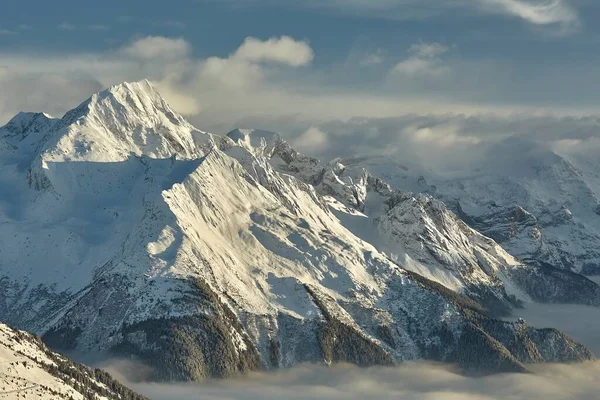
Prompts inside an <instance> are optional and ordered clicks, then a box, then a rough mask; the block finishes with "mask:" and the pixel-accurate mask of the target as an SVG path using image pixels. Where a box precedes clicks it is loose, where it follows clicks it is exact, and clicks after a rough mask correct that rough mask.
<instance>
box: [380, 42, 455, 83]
mask: <svg viewBox="0 0 600 400" xmlns="http://www.w3.org/2000/svg"><path fill="white" fill-rule="evenodd" d="M447 51H448V47H446V46H444V45H442V44H440V43H416V44H413V45H411V46H410V49H409V54H410V57H409V58H407V59H405V60H403V61H400V62H399V63H397V64H396V65H395V66H394V68H393V69H392V74H400V75H406V76H409V77H414V76H426V77H439V76H441V75H444V74H446V73H448V72H449V71H450V68H449V67H448V66H445V65H443V63H442V60H441V59H440V56H441V55H442V54H444V53H446V52H447Z"/></svg>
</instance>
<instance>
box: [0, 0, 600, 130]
mask: <svg viewBox="0 0 600 400" xmlns="http://www.w3.org/2000/svg"><path fill="white" fill-rule="evenodd" d="M1 7H2V12H1V13H0V87H2V90H0V122H5V121H6V120H7V119H8V118H10V116H11V115H13V114H14V113H15V112H17V111H19V110H21V109H27V110H44V111H48V112H50V113H54V114H57V115H60V114H61V113H63V112H65V111H66V110H68V109H69V108H72V107H74V106H76V105H77V104H78V103H79V102H80V101H82V100H84V99H85V98H86V97H88V96H89V94H91V93H92V92H94V91H96V90H100V89H102V88H103V87H106V86H109V85H112V84H115V83H118V82H120V81H123V80H138V79H142V78H149V79H150V80H152V81H153V82H155V83H156V85H157V87H158V88H159V90H161V92H162V93H163V95H164V96H165V97H166V98H167V100H168V101H169V102H171V103H172V104H173V106H174V107H175V108H176V109H177V110H178V111H180V112H182V113H183V114H184V115H186V116H187V117H188V118H189V119H191V120H192V121H193V122H194V123H195V124H197V125H199V126H200V127H202V128H205V129H211V130H217V131H222V130H226V129H229V128H230V127H233V126H235V125H237V124H240V123H250V122H253V123H256V124H260V125H263V126H266V127H269V128H281V127H282V126H287V125H289V126H292V125H293V122H298V121H299V120H302V121H303V123H302V124H301V125H302V126H303V127H304V126H312V125H317V124H320V123H325V122H328V121H334V120H348V119H350V118H353V117H368V118H388V117H397V116H401V115H406V114H414V113H418V114H425V115H426V114H435V115H448V114H462V115H482V114H485V115H488V114H494V115H511V114H514V113H519V114H523V113H530V114H532V115H534V114H539V113H551V114H555V115H565V114H567V115H571V114H572V115H587V114H595V113H596V109H597V106H598V93H600V79H599V78H600V76H599V75H600V72H599V71H600V69H598V65H599V63H600V52H599V51H598V46H599V44H600V25H599V24H597V23H596V21H598V19H599V18H600V4H598V2H597V1H594V0H172V1H169V2H166V1H156V0H149V1H141V0H120V1H117V0H105V1H102V2H88V3H82V2H81V1H75V0H59V1H56V2H48V1H42V0H18V1H17V0H5V1H4V2H3V4H2V6H1ZM247 38H250V39H247ZM245 40H249V41H248V42H245ZM286 124H287V125H286ZM290 129H291V128H290ZM298 129H300V128H298ZM302 129H304V128H302Z"/></svg>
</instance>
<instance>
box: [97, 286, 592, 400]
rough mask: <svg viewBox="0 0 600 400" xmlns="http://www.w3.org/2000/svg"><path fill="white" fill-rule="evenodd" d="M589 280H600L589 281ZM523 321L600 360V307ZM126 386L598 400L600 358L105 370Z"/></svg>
mask: <svg viewBox="0 0 600 400" xmlns="http://www.w3.org/2000/svg"><path fill="white" fill-rule="evenodd" d="M594 280H595V281H599V280H600V279H598V278H594ZM519 317H522V318H525V320H526V322H527V323H528V324H529V325H531V326H535V327H539V328H542V327H554V328H558V329H560V330H562V331H563V332H565V333H567V334H568V335H570V336H572V337H573V338H575V339H576V340H578V341H580V342H582V343H583V344H585V345H586V346H588V347H589V348H590V350H592V351H594V352H595V353H596V354H597V355H599V356H600V308H598V307H587V306H580V305H556V304H528V305H526V307H525V308H524V309H521V310H516V311H515V313H514V315H513V316H512V317H511V318H508V319H513V320H514V319H516V318H519ZM105 369H107V370H108V371H109V372H111V373H112V374H113V375H114V376H115V377H117V378H118V379H120V380H121V381H123V382H124V383H125V384H126V385H127V386H129V387H131V388H132V389H134V390H136V391H138V392H139V393H142V394H144V395H146V396H148V397H150V398H151V399H154V400H196V399H198V400H200V399H202V400H267V399H278V400H305V399H306V400H308V399H323V400H338V399H339V400H341V399H344V400H363V399H374V400H387V399H389V400H392V399H394V400H413V399H415V400H416V399H420V400H421V399H424V400H432V399H435V400H437V399H439V400H459V399H460V400H501V399H513V400H538V399H539V400H563V399H564V400H567V399H569V400H570V399H581V400H587V399H590V400H592V399H594V400H596V399H598V398H599V396H600V361H596V362H589V363H585V364H577V365H554V364H553V365H535V366H530V369H531V370H533V371H534V374H499V375H493V376H487V377H476V378H475V377H466V376H462V375H460V374H459V373H458V371H456V370H455V369H453V368H452V367H450V366H447V365H440V364H433V363H426V362H408V363H405V364H402V365H400V366H397V367H392V368H383V367H374V368H367V369H361V368H357V367H355V366H350V365H338V366H335V367H331V368H328V367H325V366H315V365H302V366H298V367H296V368H292V369H287V370H279V371H275V372H269V373H253V374H249V375H248V376H246V377H243V378H237V379H230V380H225V381H210V382H206V383H202V384H151V383H132V382H128V381H127V379H126V378H124V374H125V375H127V376H132V375H131V373H134V375H133V376H134V378H135V379H143V375H140V373H143V372H144V369H143V368H140V366H138V365H132V364H130V363H128V362H116V363H112V364H110V365H108V366H105Z"/></svg>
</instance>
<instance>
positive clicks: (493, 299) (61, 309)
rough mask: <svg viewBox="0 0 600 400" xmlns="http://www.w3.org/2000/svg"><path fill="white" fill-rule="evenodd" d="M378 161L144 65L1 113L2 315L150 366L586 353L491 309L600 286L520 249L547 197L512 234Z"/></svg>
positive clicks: (469, 363)
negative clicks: (54, 106)
mask: <svg viewBox="0 0 600 400" xmlns="http://www.w3.org/2000/svg"><path fill="white" fill-rule="evenodd" d="M565 168H566V167H565ZM552 171H555V170H554V169H552V170H551V171H550V172H552ZM561 171H563V170H561ZM376 172H377V171H376ZM376 172H375V173H373V174H371V172H369V171H368V170H367V169H364V168H362V166H360V165H351V164H349V163H345V162H344V161H343V160H334V161H333V162H331V163H321V162H320V161H318V160H315V159H312V158H310V157H308V156H305V155H302V154H300V153H298V152H296V151H295V150H294V149H292V148H291V147H290V146H289V145H288V144H287V143H286V142H285V141H284V140H283V139H281V137H279V136H278V135H276V134H274V133H270V132H263V131H256V130H236V131H233V132H231V133H230V134H229V135H227V136H218V135H213V134H210V133H207V132H203V131H201V130H198V129H196V128H195V127H193V126H192V125H190V124H189V123H188V122H187V121H186V120H185V119H184V118H183V117H181V116H180V115H178V114H177V113H176V112H174V111H173V110H172V109H171V108H170V106H169V105H168V104H167V103H166V102H165V101H164V100H163V99H162V97H161V96H160V95H159V94H158V92H157V91H156V89H155V88H154V87H153V86H152V84H151V83H149V82H148V81H142V82H138V83H124V84H121V85H117V86H113V87H111V88H109V89H108V90H106V91H103V92H101V93H97V94H94V95H93V96H92V97H90V98H89V99H88V100H86V101H85V102H83V103H82V104H81V105H80V106H78V107H77V108H75V109H73V110H71V111H69V112H68V113H66V114H65V116H64V117H62V118H61V119H55V118H52V117H51V116H49V115H46V114H28V113H21V114H19V115H17V116H16V117H15V118H13V119H12V120H11V121H10V122H9V123H8V124H7V125H6V126H4V127H3V128H0V193H3V195H2V196H1V197H0V222H1V223H0V243H2V246H1V247H0V289H1V290H2V292H3V293H4V296H3V297H2V298H1V299H0V320H2V321H4V322H6V323H9V324H11V325H13V326H15V327H17V328H19V329H25V330H28V331H30V332H33V333H35V334H38V335H40V336H41V337H42V338H43V340H44V342H45V343H46V344H48V345H49V346H50V347H51V348H53V349H55V350H58V351H63V352H69V353H72V354H78V355H81V356H82V357H83V356H85V357H92V356H93V357H96V358H100V359H101V358H114V357H127V358H134V359H135V360H138V361H140V362H142V363H144V364H147V365H149V366H150V367H156V368H155V369H154V375H153V376H152V379H154V380H184V381H186V380H199V379H202V378H206V377H229V376H233V375H235V374H238V373H240V372H244V371H250V370H259V369H273V368H279V367H288V366H292V365H295V364H298V363H302V362H320V363H335V362H349V363H354V364H357V365H361V366H367V365H376V364H377V365H391V364H394V363H399V362H402V361H404V360H414V359H427V360H436V361H443V362H450V363H456V364H458V365H459V366H461V367H462V368H464V369H466V370H477V371H487V372H502V371H519V372H525V371H527V367H526V364H529V363H541V362H572V361H581V360H587V359H590V358H592V357H593V356H592V354H591V352H590V351H589V350H587V349H586V348H585V347H584V346H582V345H580V344H578V343H576V342H574V341H573V340H571V339H570V338H569V337H567V336H565V335H564V334H562V333H561V332H559V331H557V330H554V329H534V328H532V327H529V326H528V325H527V324H526V323H523V322H521V323H511V322H504V321H501V320H499V319H495V318H494V317H495V316H500V315H504V314H507V313H508V312H510V310H511V309H513V308H515V307H519V306H520V305H521V304H523V303H524V302H531V301H540V302H564V301H575V302H580V303H583V304H591V305H599V304H600V288H599V287H598V286H597V285H596V284H595V283H593V282H592V281H589V280H587V279H586V278H584V277H583V276H581V275H578V274H576V273H574V272H570V271H566V270H565V269H564V268H563V269H561V268H562V266H554V267H552V269H549V268H550V267H547V266H546V264H544V263H542V262H530V261H531V260H529V259H528V258H526V257H524V254H523V252H519V251H515V250H516V249H518V246H529V242H533V243H534V242H535V240H536V239H535V238H532V239H531V240H530V241H529V242H527V241H525V242H521V241H518V240H516V239H514V238H515V237H523V238H525V237H528V236H527V235H529V233H528V232H533V230H535V229H536V226H537V225H540V224H542V222H541V221H542V219H540V218H541V217H540V216H536V215H534V214H528V213H527V212H523V215H524V217H523V221H525V222H526V221H529V220H531V221H533V222H535V223H533V222H532V225H531V226H530V225H527V224H526V223H525V222H523V223H518V224H516V228H518V229H516V230H515V234H514V235H509V236H508V237H505V236H502V235H500V234H499V233H502V230H501V229H499V228H498V229H496V230H495V229H493V228H494V227H499V226H501V225H499V224H500V222H498V223H496V222H494V223H493V224H492V223H490V221H491V220H492V219H493V218H495V219H502V218H505V219H506V218H508V220H507V221H510V218H511V216H510V215H505V216H503V214H501V213H500V214H498V213H497V214H495V215H494V216H489V215H488V213H487V211H486V212H485V213H480V214H478V215H483V216H484V217H485V218H483V217H482V219H481V220H479V221H477V220H473V221H471V220H467V218H465V217H464V215H462V214H459V216H460V218H459V216H457V215H456V214H455V213H454V212H453V210H454V211H455V212H462V213H467V212H468V211H469V210H470V209H468V210H467V211H465V209H467V205H466V204H462V203H461V204H460V209H459V208H458V207H457V205H456V204H455V203H452V202H448V203H447V204H449V205H450V207H449V208H448V207H447V206H446V205H445V203H443V202H442V201H448V199H449V197H448V196H441V197H438V196H436V193H431V192H430V193H429V194H413V193H409V192H401V191H399V190H397V187H398V186H397V185H396V183H395V182H394V181H393V180H389V181H388V180H387V179H385V177H378V175H377V173H376ZM548 173H549V172H548ZM557 173H558V172H557ZM561 173H562V172H561ZM569 182H571V181H569ZM573 184H576V183H573ZM448 185H451V183H449V184H448ZM449 187H450V186H449ZM582 190H583V189H582ZM581 193H582V195H583V194H585V193H588V192H581ZM432 194H433V197H432ZM466 198H467V199H471V197H466ZM472 201H473V202H475V200H472ZM581 204H583V203H573V205H571V206H569V207H570V208H573V209H575V208H577V207H584V206H583V205H581ZM586 204H587V203H586ZM523 209H526V208H525V207H523ZM460 210H462V211H460ZM504 210H505V211H506V210H508V209H506V208H505V209H504ZM561 210H562V211H561ZM551 211H552V212H553V214H552V216H553V217H552V221H555V219H554V218H555V216H556V215H557V214H556V213H557V212H558V213H561V212H562V214H560V215H567V212H566V211H565V210H564V209H562V208H561V209H560V210H553V209H552V210H551ZM530 215H531V217H530ZM565 218H566V217H565ZM567 219H568V218H567ZM520 221H521V219H519V220H518V222H520ZM503 223H507V222H503ZM536 224H537V225H536ZM561 224H562V223H561ZM565 224H567V225H566V226H572V227H573V229H576V230H577V232H583V230H579V229H580V228H577V223H576V222H573V223H572V225H569V224H571V223H569V222H565ZM563 225H564V224H563ZM561 226H562V225H561ZM581 229H583V228H581ZM477 230H479V231H480V232H482V233H479V232H478V231H477ZM511 232H512V230H511ZM523 232H524V233H523ZM542 232H543V230H542ZM486 235H487V236H486ZM565 240H566V239H565ZM589 240H592V238H590V239H589ZM498 243H500V244H498ZM582 243H587V242H585V241H582ZM513 244H514V245H513ZM501 246H503V247H501ZM515 246H516V247H515ZM532 246H533V244H532ZM505 249H506V250H508V252H507V251H505ZM549 249H557V247H556V246H554V247H549ZM513 251H514V253H513V255H515V256H518V257H519V258H515V257H514V256H513V255H511V252H513ZM553 251H554V250H553ZM548 254H549V255H548V257H550V254H554V253H552V251H550V250H548ZM585 257H586V258H585V259H586V260H587V259H589V260H590V261H589V262H590V263H592V260H593V255H592V254H588V255H586V256H585ZM552 260H553V259H551V258H540V259H539V261H548V263H550V262H549V261H552ZM533 261H535V260H533ZM550 264H551V263H550ZM582 268H583V266H582V267H581V268H579V267H577V268H574V270H576V271H580V270H581V269H582Z"/></svg>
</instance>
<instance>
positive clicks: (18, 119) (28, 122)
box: [0, 112, 58, 140]
mask: <svg viewBox="0 0 600 400" xmlns="http://www.w3.org/2000/svg"><path fill="white" fill-rule="evenodd" d="M56 121H58V120H57V119H55V118H53V117H52V116H51V115H49V114H46V113H41V112H20V113H18V114H17V115H15V116H14V117H13V118H12V119H11V120H10V121H8V123H7V124H6V125H4V126H3V127H0V131H3V132H4V134H3V135H1V136H4V137H12V138H14V139H16V140H21V139H24V138H25V137H26V136H28V135H29V134H30V133H32V132H34V133H35V132H42V131H45V130H48V129H49V128H50V127H52V126H53V124H54V123H55V122H56ZM14 139H13V140H14Z"/></svg>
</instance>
